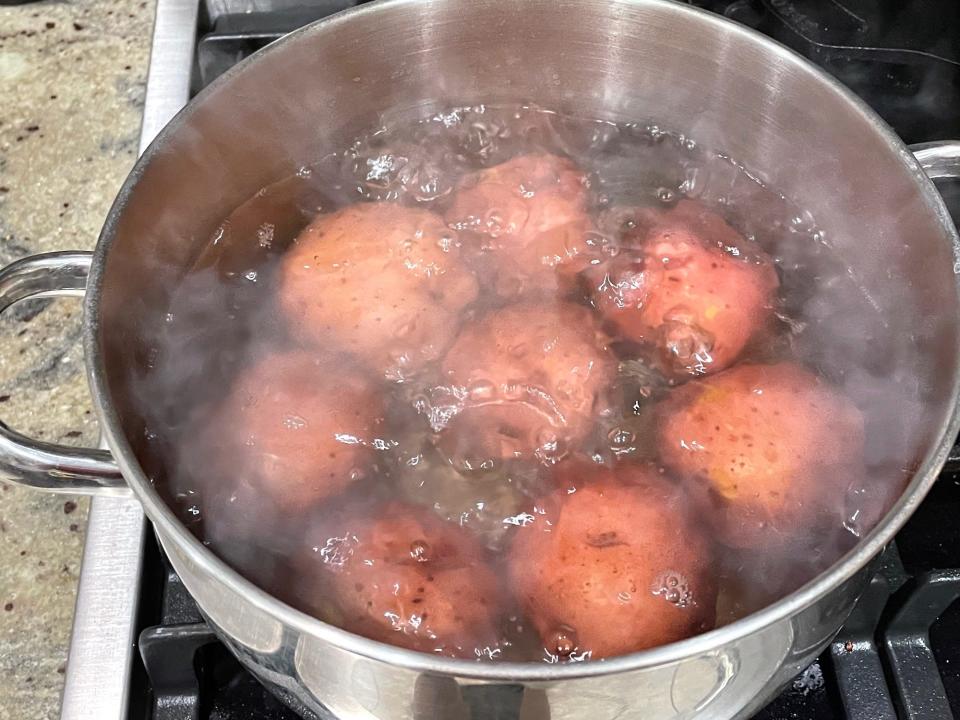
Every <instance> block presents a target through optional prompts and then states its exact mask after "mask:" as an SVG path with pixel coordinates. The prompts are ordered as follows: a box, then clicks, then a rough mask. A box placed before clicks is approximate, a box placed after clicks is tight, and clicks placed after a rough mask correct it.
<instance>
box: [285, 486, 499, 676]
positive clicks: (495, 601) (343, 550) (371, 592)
mask: <svg viewBox="0 0 960 720" xmlns="http://www.w3.org/2000/svg"><path fill="white" fill-rule="evenodd" d="M314 540H315V542H314V547H313V548H312V549H311V551H310V553H309V555H308V557H307V558H306V560H305V561H304V564H303V567H304V568H305V569H306V577H307V578H308V581H307V582H308V585H307V587H308V589H309V587H310V585H309V578H311V577H316V575H315V571H316V569H317V566H318V565H319V566H320V567H321V568H322V569H323V571H325V572H324V575H325V577H324V578H323V580H322V582H320V583H318V585H317V588H316V592H315V593H314V595H313V597H312V601H313V602H314V603H316V605H315V606H316V607H322V606H323V605H324V604H325V602H326V600H327V598H326V592H324V587H323V586H324V584H325V583H327V582H329V585H327V587H329V588H330V589H331V590H332V592H333V596H334V600H335V603H336V607H337V609H338V611H339V612H340V613H341V614H342V616H343V622H342V626H343V627H344V628H346V629H347V630H350V631H351V632H355V633H358V634H360V635H364V636H366V637H369V638H372V639H374V640H379V641H381V642H386V643H390V644H392V645H399V646H401V647H406V648H410V649H412V650H421V651H423V652H429V653H435V654H441V655H448V656H455V657H469V658H475V657H477V654H476V653H477V652H480V651H483V650H484V648H490V647H492V646H493V645H495V644H496V642H497V637H498V633H497V622H498V615H499V611H500V606H501V602H500V597H499V596H500V594H501V591H500V588H499V585H500V583H499V582H498V581H497V578H496V576H495V575H494V573H493V571H492V570H491V569H490V567H489V566H488V564H487V558H486V556H485V554H484V552H483V550H482V548H481V547H480V546H479V545H478V544H477V543H476V541H475V540H474V539H473V538H472V537H471V536H470V535H468V534H467V533H466V532H465V531H463V530H461V529H460V528H458V527H456V526H455V525H452V524H450V523H446V522H444V521H442V520H439V519H438V518H436V517H435V516H433V515H432V514H431V513H430V512H429V511H425V510H423V509H418V508H416V507H414V506H411V505H404V504H401V503H392V504H391V505H389V506H388V507H387V508H385V509H384V510H383V511H382V512H381V513H380V514H379V515H378V516H376V517H374V518H372V519H371V518H369V517H366V516H362V515H361V516H356V517H353V518H350V519H347V520H345V521H343V522H341V523H339V529H338V531H337V532H336V533H335V534H333V535H329V534H327V533H325V534H324V536H320V537H318V538H315V539H314ZM307 604H308V605H309V604H311V600H308V601H307Z"/></svg>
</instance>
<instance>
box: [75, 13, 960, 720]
mask: <svg viewBox="0 0 960 720" xmlns="http://www.w3.org/2000/svg"><path fill="white" fill-rule="evenodd" d="M360 2H362V0H158V4H157V16H156V26H155V30H154V37H153V50H152V60H151V66H150V73H149V76H148V81H147V92H146V102H145V108H144V120H143V129H142V136H141V149H143V148H144V147H146V145H147V144H148V143H149V142H150V140H151V139H152V138H153V137H154V136H155V135H156V133H157V132H158V131H159V130H160V129H161V128H162V127H163V125H164V124H165V123H166V122H167V121H168V120H169V119H170V118H171V117H172V116H173V115H174V114H175V113H176V112H177V110H179V109H180V107H182V106H183V104H184V103H186V102H187V101H188V100H189V98H190V97H191V96H192V95H193V94H195V93H196V92H199V91H200V90H201V89H202V88H203V87H205V86H206V85H207V84H208V83H210V82H211V81H212V80H213V79H215V78H216V77H217V76H218V75H220V74H221V73H223V72H225V71H226V70H228V69H229V68H230V67H232V66H233V65H234V64H236V63H237V62H239V61H240V60H242V59H244V58H245V57H247V56H249V55H250V54H251V53H253V52H255V51H256V50H258V49H260V48H261V47H263V46H265V45H267V44H268V43H270V42H272V41H273V40H276V39H277V38H279V37H281V36H283V35H284V34H286V33H288V32H290V31H292V30H295V29H297V28H298V27H301V26H302V25H304V24H306V23H309V22H312V21H314V20H317V19H320V18H322V17H325V16H327V15H330V14H332V13H334V12H338V11H340V10H343V9H345V8H347V7H351V6H354V5H357V4H360ZM689 2H690V4H692V5H696V6H698V7H701V8H703V9H706V10H709V11H711V12H716V13H720V14H723V15H725V16H727V17H728V18H730V19H732V20H734V21H736V22H740V23H743V24H746V25H749V26H750V27H753V28H755V29H757V30H759V31H760V32H763V33H765V34H767V35H769V36H771V37H773V38H774V39H776V40H779V41H780V42H782V43H785V44H787V45H789V46H790V47H792V48H794V49H795V50H796V51H798V52H800V53H801V54H803V55H805V56H806V57H807V58H809V59H810V60H811V61H813V62H815V63H817V64H818V65H820V66H821V67H823V68H824V69H825V70H826V71H828V72H830V73H831V74H833V75H834V76H836V77H837V78H838V79H840V80H841V81H842V82H844V83H845V84H847V85H848V86H849V87H850V88H851V89H853V91H854V92H856V93H857V94H859V95H860V96H861V97H863V98H864V99H865V100H866V101H867V102H868V103H869V104H870V105H871V106H872V107H873V108H874V109H875V110H876V111H877V112H878V113H879V114H880V115H881V116H882V117H883V118H884V119H885V120H886V121H887V122H888V123H890V124H891V125H892V126H893V128H894V129H895V130H896V131H897V132H898V133H899V134H900V136H901V137H902V138H903V139H904V140H905V141H907V142H908V143H913V142H922V141H929V140H937V139H948V138H957V137H960V3H957V2H956V1H955V0H889V1H882V0H736V1H735V2H730V0H689ZM940 189H941V191H942V192H943V193H944V196H945V197H946V199H947V202H948V205H949V207H950V208H951V212H952V213H953V217H954V219H955V221H960V183H958V184H955V186H952V187H951V186H949V185H943V186H941V188H940ZM958 517H960V446H958V447H956V448H955V449H954V452H953V453H952V455H951V458H950V460H949V461H948V463H947V466H946V468H945V470H944V472H943V473H942V475H941V477H940V479H939V481H938V482H937V484H936V485H935V486H934V488H933V490H932V491H931V493H930V495H929V496H928V497H927V499H926V500H925V501H924V503H923V504H922V505H921V507H920V508H919V510H918V511H917V513H916V514H915V515H914V517H913V518H912V519H911V520H910V522H909V523H908V524H907V525H906V526H905V527H904V528H903V530H901V532H900V533H899V534H898V535H897V538H896V541H895V543H892V544H891V545H890V546H889V547H888V548H887V549H886V551H885V553H884V556H883V558H882V563H881V569H880V571H879V572H878V573H877V575H876V576H875V577H874V578H873V580H872V582H871V584H870V586H869V589H868V591H867V593H866V594H865V595H864V597H863V598H862V600H861V601H860V603H859V604H858V606H857V608H856V610H855V611H854V613H853V615H852V616H851V617H850V619H849V621H848V622H847V624H846V626H845V627H844V628H843V630H841V632H840V634H839V635H838V636H837V637H836V639H835V640H834V642H833V643H832V644H831V645H830V647H829V648H828V649H827V650H826V651H825V652H824V653H823V655H822V656H821V657H820V658H819V659H818V660H817V661H816V662H814V663H813V664H812V665H811V666H810V667H808V668H807V669H806V670H804V671H803V672H802V673H801V674H800V675H799V676H797V678H796V679H795V680H794V682H793V683H792V685H791V686H790V687H788V688H787V689H786V690H785V691H784V692H783V693H782V694H781V695H780V697H778V698H777V699H776V700H774V701H773V702H772V703H771V704H770V705H769V706H768V707H767V708H765V709H764V710H763V711H762V712H760V713H759V714H758V715H757V716H756V717H755V720H949V718H953V717H954V716H956V717H958V718H960V603H958V602H955V601H956V600H957V599H958V597H960V523H958V522H957V518H958ZM61 718H62V720H81V719H89V720H254V719H256V720H299V718H301V716H300V715H297V714H295V713H294V712H293V711H291V710H289V709H288V708H286V707H285V706H284V705H282V704H281V703H280V702H279V701H278V700H276V699H275V698H273V697H272V696H271V695H270V694H269V693H268V692H267V691H266V690H265V689H264V688H262V687H261V686H260V685H259V683H257V681H256V680H254V679H253V678H252V677H251V676H250V675H249V674H248V673H247V672H246V671H245V670H243V669H242V668H241V666H240V665H239V663H238V662H237V661H236V660H235V659H234V658H233V657H232V656H231V655H230V653H229V652H227V650H226V649H225V648H224V647H223V646H222V645H221V644H220V643H219V642H218V641H217V638H216V636H215V635H214V634H213V632H212V631H211V630H210V628H209V627H208V626H207V625H206V624H205V623H204V622H203V619H202V617H201V616H200V613H199V612H198V610H197V607H196V605H195V604H194V602H193V601H192V599H191V598H190V596H189V594H188V593H187V592H186V590H185V589H184V587H183V585H182V583H181V582H180V580H179V578H178V577H177V575H176V573H175V572H174V571H173V570H172V569H171V568H170V566H169V565H168V564H167V562H166V561H165V559H164V557H163V554H162V551H161V550H160V548H159V546H158V545H157V542H156V539H155V537H154V535H153V532H152V530H151V529H150V528H149V525H148V524H147V523H146V522H145V520H144V517H143V514H142V511H141V510H140V506H139V504H138V503H137V502H136V501H134V500H128V499H123V500H121V499H112V498H98V499H96V500H94V502H93V504H92V507H91V512H90V519H89V529H88V539H87V546H86V549H85V552H84V560H83V568H82V572H81V578H80V588H79V593H78V599H77V610H76V619H75V624H74V629H73V637H72V640H71V648H70V659H69V663H68V667H67V675H66V686H65V690H64V695H63V709H62V715H61ZM472 718H473V720H481V718H482V719H486V718H503V720H540V716H538V717H537V718H536V719H533V718H530V719H524V718H523V716H522V715H521V714H519V713H518V712H511V711H510V709H509V708H496V709H490V708H474V715H473V716H472Z"/></svg>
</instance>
